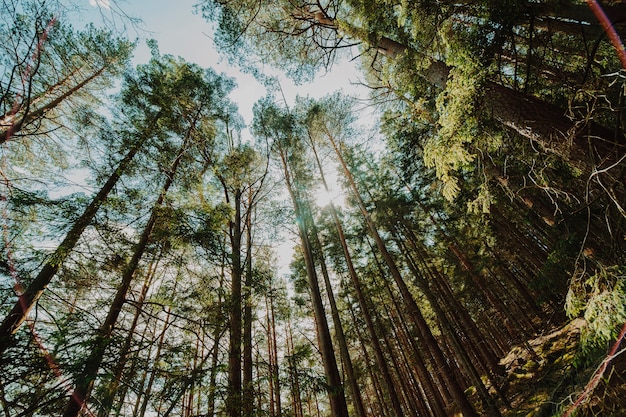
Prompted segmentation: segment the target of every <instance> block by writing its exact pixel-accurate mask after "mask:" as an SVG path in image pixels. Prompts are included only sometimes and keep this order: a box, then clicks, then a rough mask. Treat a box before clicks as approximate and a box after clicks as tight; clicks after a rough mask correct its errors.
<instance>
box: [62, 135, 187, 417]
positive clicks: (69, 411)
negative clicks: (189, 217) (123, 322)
mask: <svg viewBox="0 0 626 417" xmlns="http://www.w3.org/2000/svg"><path fill="white" fill-rule="evenodd" d="M187 139H188V138H187ZM186 145H187V140H185V143H184V144H183V145H182V147H181V149H180V151H179V152H178V155H177V156H176V158H175V159H174V162H173V163H172V166H171V168H170V170H169V172H168V175H167V176H166V180H165V183H164V184H163V187H162V189H161V193H160V194H159V197H158V198H157V201H156V203H155V204H154V207H153V208H152V213H151V215H150V218H149V219H148V222H147V223H146V225H145V226H144V229H143V232H142V234H141V237H140V238H139V242H137V244H136V245H135V248H134V250H133V256H132V258H131V259H130V261H129V263H128V265H127V266H126V268H124V273H123V275H122V282H121V284H120V286H119V287H118V288H117V291H116V293H115V297H114V299H113V302H112V303H111V307H110V309H109V312H108V314H107V317H106V319H105V320H104V323H102V325H101V326H100V328H99V329H98V331H97V334H96V338H95V340H94V342H93V347H92V350H91V353H90V354H89V356H88V358H87V360H86V362H85V366H84V368H83V371H82V373H81V374H80V376H79V377H78V379H77V381H76V386H75V388H74V391H73V393H72V395H71V397H70V400H69V402H68V404H67V407H66V409H65V411H64V413H63V417H77V416H78V414H79V413H80V410H81V409H82V408H83V406H84V404H85V403H86V401H87V400H88V397H89V395H90V394H91V390H92V388H93V385H94V382H95V379H96V375H97V373H98V369H99V368H100V365H101V363H102V359H103V358H104V353H105V350H106V348H107V346H108V345H109V341H110V339H111V335H112V334H113V329H114V327H115V324H116V323H117V319H118V317H119V315H120V313H121V312H122V307H123V306H124V303H125V302H126V294H127V293H128V290H129V288H130V285H131V283H132V281H133V278H134V276H135V271H136V270H137V267H138V266H139V261H140V260H141V258H142V257H143V254H144V252H145V250H146V247H147V246H148V242H149V240H150V236H151V235H152V230H153V229H154V226H155V224H156V221H157V217H158V211H159V209H160V208H161V205H162V204H163V201H164V200H165V196H166V195H167V192H168V190H169V188H170V187H171V186H172V184H173V183H174V177H175V174H176V171H177V169H178V166H179V164H180V161H181V158H182V156H183V154H184V152H185V150H186V147H187V146H186Z"/></svg>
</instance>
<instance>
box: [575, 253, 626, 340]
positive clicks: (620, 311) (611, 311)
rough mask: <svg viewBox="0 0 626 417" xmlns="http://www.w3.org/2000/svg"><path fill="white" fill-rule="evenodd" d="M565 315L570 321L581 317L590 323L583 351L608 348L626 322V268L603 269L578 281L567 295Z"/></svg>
mask: <svg viewBox="0 0 626 417" xmlns="http://www.w3.org/2000/svg"><path fill="white" fill-rule="evenodd" d="M566 311H567V313H568V315H569V316H570V317H578V316H581V315H582V316H583V317H584V318H585V320H586V321H587V327H586V328H585V329H584V331H583V334H582V344H583V349H585V350H587V349H594V348H596V347H599V348H603V347H606V346H607V345H608V344H609V342H610V341H611V340H614V339H615V337H616V336H617V332H618V331H619V329H620V327H621V326H622V325H623V324H624V323H625V322H626V268H625V267H623V266H617V265H615V266H611V267H600V268H599V269H598V270H597V271H596V273H595V274H593V275H592V276H588V277H586V278H582V279H577V280H575V281H574V282H573V283H572V284H571V285H570V289H569V292H568V294H567V298H566Z"/></svg>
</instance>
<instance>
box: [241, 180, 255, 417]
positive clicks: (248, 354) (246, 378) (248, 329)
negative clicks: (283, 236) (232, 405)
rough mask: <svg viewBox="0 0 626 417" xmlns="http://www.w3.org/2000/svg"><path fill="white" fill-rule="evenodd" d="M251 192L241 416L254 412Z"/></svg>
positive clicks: (248, 415) (248, 216)
mask: <svg viewBox="0 0 626 417" xmlns="http://www.w3.org/2000/svg"><path fill="white" fill-rule="evenodd" d="M252 197H253V195H252V192H250V193H249V195H248V211H247V213H246V272H245V282H244V289H245V291H244V293H243V400H244V401H243V408H242V414H243V417H252V415H253V412H254V385H253V384H254V381H253V380H252V212H251V211H252V203H253V201H252Z"/></svg>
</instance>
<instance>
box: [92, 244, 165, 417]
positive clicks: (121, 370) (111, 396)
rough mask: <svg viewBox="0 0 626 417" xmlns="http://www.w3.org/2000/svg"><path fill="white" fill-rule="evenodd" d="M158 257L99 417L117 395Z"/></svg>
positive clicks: (105, 414) (104, 397) (108, 410)
mask: <svg viewBox="0 0 626 417" xmlns="http://www.w3.org/2000/svg"><path fill="white" fill-rule="evenodd" d="M159 256H160V255H156V256H155V259H154V260H153V261H152V262H151V264H150V266H149V267H148V272H147V273H146V277H145V280H144V283H143V286H142V288H141V293H140V295H139V298H138V300H137V306H136V309H135V314H134V316H133V321H132V323H131V325H130V329H129V330H128V335H126V339H125V340H124V345H123V346H122V348H121V349H120V353H119V357H120V359H119V360H118V361H117V363H116V365H115V367H114V368H113V379H112V380H111V382H110V383H109V384H107V386H106V388H105V392H104V394H103V395H102V399H101V400H100V411H99V412H98V416H99V417H106V416H108V415H109V413H110V411H111V407H112V406H113V400H114V399H115V395H116V394H117V390H118V388H119V386H120V383H121V382H122V375H123V373H124V368H125V367H126V363H127V361H128V359H129V358H128V356H129V353H130V348H131V345H132V342H133V338H134V336H135V330H136V328H137V324H138V322H139V317H140V315H141V309H142V307H143V302H144V300H145V298H146V294H147V293H148V289H149V288H150V284H151V282H152V278H153V277H154V273H155V271H156V268H157V265H158V262H159V259H158V258H159Z"/></svg>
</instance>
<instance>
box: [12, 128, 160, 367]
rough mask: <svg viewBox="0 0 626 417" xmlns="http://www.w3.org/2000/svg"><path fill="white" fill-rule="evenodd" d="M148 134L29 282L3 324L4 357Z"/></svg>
mask: <svg viewBox="0 0 626 417" xmlns="http://www.w3.org/2000/svg"><path fill="white" fill-rule="evenodd" d="M147 139H148V135H145V136H144V137H143V138H141V139H139V140H138V141H137V142H135V143H134V144H133V146H132V147H131V148H130V150H129V151H128V153H127V154H126V155H125V156H124V158H122V160H121V161H120V162H119V164H118V166H117V168H116V169H115V170H114V171H113V173H112V174H111V176H110V177H109V179H108V180H107V182H106V183H105V184H104V185H103V186H102V188H100V191H98V194H96V195H95V196H94V198H93V199H92V200H91V203H89V205H88V206H87V207H86V208H85V211H84V212H83V214H82V215H81V216H80V217H79V218H78V220H76V222H75V223H74V225H73V226H72V228H71V229H70V231H69V232H67V235H66V236H65V238H64V239H63V241H62V242H61V243H60V244H59V246H58V247H57V249H56V250H55V251H54V253H53V254H52V255H50V256H49V257H48V259H47V260H46V262H45V265H44V266H43V268H42V269H41V271H40V272H39V274H38V275H37V277H36V278H35V279H34V280H33V281H32V282H31V283H30V284H29V285H28V288H26V290H25V291H24V292H23V293H22V294H21V295H20V296H19V298H18V300H17V302H16V303H15V305H14V306H13V308H12V309H11V311H10V312H9V314H8V315H7V316H6V318H5V319H4V321H3V322H2V324H1V325H0V357H2V354H3V353H4V351H5V350H6V349H8V348H9V347H10V346H11V345H12V343H13V335H14V334H15V333H16V332H17V331H18V330H19V328H20V326H21V325H22V323H24V320H26V317H27V316H28V313H29V312H30V310H31V309H32V308H33V306H34V305H35V304H36V303H37V300H39V297H41V295H42V294H43V292H44V291H45V289H46V287H47V286H48V284H50V281H51V280H52V278H53V277H54V276H55V275H56V273H57V271H58V270H59V269H60V268H61V267H62V266H63V263H64V261H65V259H67V257H68V255H69V254H70V252H71V251H72V250H73V249H74V247H75V246H76V244H77V243H78V240H79V239H80V237H81V235H82V233H83V231H84V230H85V228H86V227H87V226H88V225H89V224H90V223H91V221H92V220H93V218H94V217H95V215H96V213H97V212H98V209H99V208H100V206H101V205H102V204H103V203H104V201H105V200H106V198H107V196H108V195H109V192H111V190H112V189H113V187H114V186H115V184H116V183H117V181H118V180H119V178H120V177H121V175H122V173H123V172H124V171H125V170H126V168H127V167H128V166H129V165H130V162H131V161H132V160H133V158H134V157H135V155H136V154H137V152H138V151H139V150H140V149H141V147H142V146H143V144H144V143H145V141H146V140H147Z"/></svg>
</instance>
